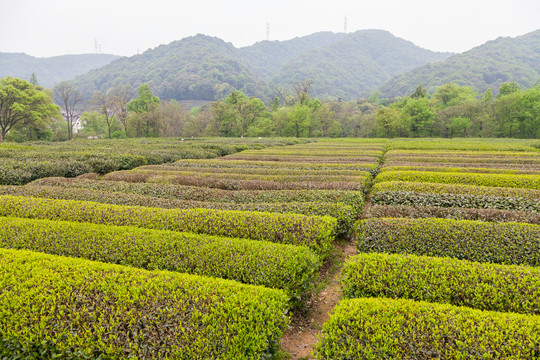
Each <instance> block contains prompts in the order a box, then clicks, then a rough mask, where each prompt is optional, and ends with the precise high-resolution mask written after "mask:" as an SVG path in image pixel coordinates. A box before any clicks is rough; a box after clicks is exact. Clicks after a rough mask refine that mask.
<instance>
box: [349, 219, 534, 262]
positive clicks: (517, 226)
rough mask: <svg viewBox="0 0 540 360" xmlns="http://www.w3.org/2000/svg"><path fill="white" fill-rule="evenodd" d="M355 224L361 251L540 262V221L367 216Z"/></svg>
mask: <svg viewBox="0 0 540 360" xmlns="http://www.w3.org/2000/svg"><path fill="white" fill-rule="evenodd" d="M355 225H356V227H357V232H356V234H357V237H358V250H359V251H360V252H385V253H408V254H415V255H427V256H449V257H453V258H458V259H465V260H472V261H480V262H493V263H500V264H516V265H519V264H522V265H531V266H540V225H533V224H522V223H515V222H509V223H490V222H482V221H472V220H451V219H402V218H373V219H365V220H360V221H358V222H356V224H355Z"/></svg>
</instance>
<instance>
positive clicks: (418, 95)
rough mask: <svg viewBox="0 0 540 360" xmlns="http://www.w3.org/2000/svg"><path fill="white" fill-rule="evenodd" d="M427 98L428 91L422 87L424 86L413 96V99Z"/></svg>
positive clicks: (419, 87)
mask: <svg viewBox="0 0 540 360" xmlns="http://www.w3.org/2000/svg"><path fill="white" fill-rule="evenodd" d="M424 97H427V90H426V89H424V88H423V87H422V84H420V85H418V87H417V88H416V90H414V92H413V93H412V94H411V98H412V99H420V98H424Z"/></svg>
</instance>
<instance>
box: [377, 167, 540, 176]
mask: <svg viewBox="0 0 540 360" xmlns="http://www.w3.org/2000/svg"><path fill="white" fill-rule="evenodd" d="M387 171H430V172H445V173H480V174H482V173H483V174H533V175H534V174H536V175H538V172H537V171H533V170H518V169H497V168H484V167H448V166H425V165H407V166H406V165H392V166H385V167H384V168H382V169H381V173H383V172H387Z"/></svg>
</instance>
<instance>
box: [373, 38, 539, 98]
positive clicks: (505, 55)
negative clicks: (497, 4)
mask: <svg viewBox="0 0 540 360" xmlns="http://www.w3.org/2000/svg"><path fill="white" fill-rule="evenodd" d="M539 79H540V30H536V31H533V32H531V33H528V34H525V35H522V36H518V37H515V38H509V37H504V38H498V39H496V40H493V41H488V42H487V43H485V44H484V45H481V46H478V47H476V48H473V49H471V50H469V51H467V52H464V53H462V54H458V55H454V56H452V57H450V58H449V59H447V60H445V61H441V62H438V63H434V64H427V65H424V66H422V67H419V68H416V69H414V70H413V71H411V72H409V73H405V74H401V75H398V76H396V77H395V78H394V79H392V80H390V81H388V82H387V83H385V84H384V85H383V86H382V87H381V88H380V92H381V93H382V95H384V96H388V97H394V96H403V95H410V94H412V93H413V92H414V90H415V89H416V87H417V86H418V84H423V87H424V88H425V89H427V90H428V91H429V92H434V91H435V89H436V88H437V87H438V86H441V85H444V84H446V83H449V82H453V83H456V84H458V85H461V86H470V87H472V88H473V89H474V90H476V91H477V92H484V91H485V90H486V89H487V88H491V90H492V91H493V92H494V93H496V92H497V90H498V89H499V86H500V85H501V84H502V83H504V82H511V81H516V82H517V83H518V84H519V85H520V86H521V87H523V88H528V87H530V86H532V85H534V84H535V83H536V82H537V81H538V80H539Z"/></svg>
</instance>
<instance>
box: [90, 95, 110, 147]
mask: <svg viewBox="0 0 540 360" xmlns="http://www.w3.org/2000/svg"><path fill="white" fill-rule="evenodd" d="M90 102H91V103H92V105H93V106H94V108H95V109H96V110H97V111H98V112H99V113H100V114H101V115H103V116H104V118H105V123H106V124H107V131H108V134H109V139H111V138H112V134H111V128H112V126H113V123H114V111H113V100H112V96H111V91H110V90H109V91H107V93H106V94H104V93H102V92H101V91H98V92H96V93H94V95H93V96H92V99H90Z"/></svg>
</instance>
